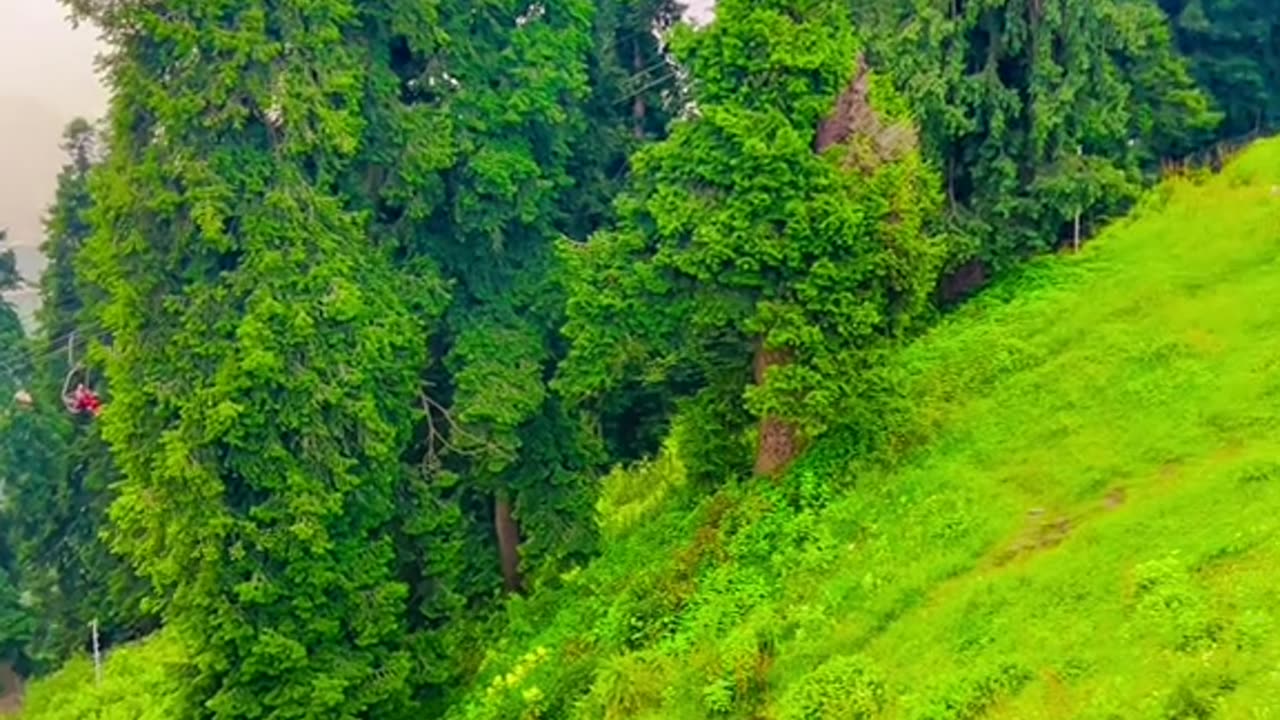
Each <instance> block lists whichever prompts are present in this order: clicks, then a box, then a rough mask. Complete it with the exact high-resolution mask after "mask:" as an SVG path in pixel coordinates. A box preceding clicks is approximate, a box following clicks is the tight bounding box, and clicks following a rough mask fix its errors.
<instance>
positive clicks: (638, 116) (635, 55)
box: [631, 39, 649, 140]
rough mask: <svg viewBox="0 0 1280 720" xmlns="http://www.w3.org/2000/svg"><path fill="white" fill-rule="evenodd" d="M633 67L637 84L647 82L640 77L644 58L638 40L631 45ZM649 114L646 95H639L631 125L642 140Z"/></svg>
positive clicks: (632, 114) (633, 103)
mask: <svg viewBox="0 0 1280 720" xmlns="http://www.w3.org/2000/svg"><path fill="white" fill-rule="evenodd" d="M631 67H632V69H633V70H635V73H636V82H638V83H644V82H646V81H645V79H644V78H642V77H640V74H641V73H642V72H644V56H643V55H642V54H641V52H640V41H639V40H638V39H637V40H635V41H633V42H632V43H631ZM641 87H643V85H642V86H641ZM648 114H649V108H648V106H647V105H646V104H645V101H644V93H643V92H641V93H637V94H636V97H635V100H634V101H633V102H632V104H631V123H632V131H633V132H634V133H635V136H636V137H637V138H639V139H641V140H643V139H644V121H645V116H646V115H648Z"/></svg>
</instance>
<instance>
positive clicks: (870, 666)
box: [25, 141, 1280, 720]
mask: <svg viewBox="0 0 1280 720" xmlns="http://www.w3.org/2000/svg"><path fill="white" fill-rule="evenodd" d="M1277 185H1280V142H1277V141H1272V142H1267V143H1263V144H1260V145H1258V146H1255V147H1254V148H1253V149H1251V150H1250V151H1249V152H1248V153H1246V154H1245V155H1244V156H1243V157H1241V158H1240V159H1238V160H1237V161H1236V162H1235V163H1233V164H1232V165H1231V166H1230V167H1229V168H1228V169H1227V170H1226V171H1225V172H1224V173H1223V174H1222V175H1220V176H1217V177H1214V178H1211V179H1208V180H1206V181H1204V182H1203V183H1195V182H1192V181H1190V180H1181V181H1175V182H1171V183H1168V184H1166V185H1165V186H1163V187H1162V188H1161V189H1160V191H1158V192H1156V193H1153V194H1152V195H1151V197H1150V198H1149V199H1148V201H1147V202H1146V204H1145V205H1144V206H1143V207H1142V208H1141V209H1140V210H1139V211H1138V212H1137V213H1135V215H1134V216H1133V217H1132V218H1130V219H1129V220H1127V221H1125V222H1123V223H1120V224H1118V225H1117V226H1115V227H1113V228H1111V229H1110V230H1109V231H1108V232H1106V233H1105V234H1104V236H1103V237H1101V238H1099V239H1098V240H1097V241H1095V242H1094V243H1092V244H1090V245H1089V246H1088V248H1087V249H1086V250H1085V251H1084V252H1083V253H1081V254H1080V255H1079V256H1072V257H1057V258H1049V259H1045V260H1043V261H1041V262H1038V263H1035V264H1033V265H1032V266H1031V267H1030V268H1029V269H1028V270H1027V271H1026V272H1025V273H1023V274H1022V276H1020V277H1019V278H1016V279H1014V280H1012V281H1010V282H1008V283H1005V284H1003V285H1002V286H1001V287H999V288H997V289H995V290H994V291H992V292H991V293H988V294H987V295H986V296H984V297H983V298H982V299H980V300H978V301H976V302H974V303H972V304H971V305H970V306H968V307H967V308H965V309H964V310H963V311H962V312H960V313H958V314H956V315H954V316H952V317H950V318H949V319H948V320H947V321H946V322H944V323H943V324H942V325H940V326H939V327H937V328H936V329H935V330H934V331H933V332H931V333H930V334H929V335H928V336H927V337H925V338H923V339H922V340H921V341H919V342H917V343H915V344H913V345H912V346H911V347H910V348H909V349H907V350H906V351H905V352H904V353H902V355H901V357H900V358H899V359H898V362H899V367H898V369H899V370H900V371H901V375H902V377H903V378H904V382H905V384H906V387H907V397H908V399H909V401H910V402H909V405H910V408H911V410H910V413H909V414H910V420H909V422H907V423H906V424H904V426H903V428H902V430H901V432H900V433H899V435H898V436H897V438H896V443H895V444H894V448H893V450H892V451H886V452H882V453H880V454H877V455H876V456H875V457H868V456H865V455H863V454H860V453H858V452H855V451H853V450H852V449H851V448H850V447H848V445H847V444H845V443H842V442H841V439H840V438H838V437H833V438H830V439H828V440H827V441H825V442H824V443H823V444H821V445H820V446H819V447H817V448H815V449H814V450H813V451H812V452H811V453H810V454H809V455H808V456H807V457H806V458H805V459H804V460H803V461H802V463H801V464H800V465H799V466H798V467H797V468H796V469H795V470H794V472H792V473H791V475H790V476H789V477H788V478H787V479H786V480H785V481H784V482H782V483H780V484H779V485H777V486H768V485H765V486H761V485H751V486H742V487H729V488H725V489H724V490H723V491H721V492H719V493H718V494H716V495H715V496H714V497H710V498H706V497H703V498H700V499H696V500H695V499H684V498H685V494H686V493H688V495H690V496H691V495H693V493H690V492H688V491H687V490H683V489H682V488H681V484H680V482H679V465H678V462H666V463H660V464H658V465H656V466H654V467H652V468H649V469H648V470H647V471H646V475H645V477H644V478H640V479H637V478H635V477H630V478H628V477H626V476H619V477H617V478H614V479H613V480H611V481H610V487H611V489H612V490H611V493H610V496H609V498H610V500H611V501H612V505H611V506H610V507H611V510H610V514H609V518H610V524H609V525H608V526H607V527H606V531H609V532H613V533H615V534H616V535H617V537H616V538H615V539H614V540H613V541H612V542H611V543H610V544H609V547H608V550H607V551H606V553H605V555H604V556H603V557H602V558H601V559H600V560H598V561H597V562H595V563H593V564H592V565H591V566H589V567H586V568H583V569H581V570H579V571H577V572H575V573H573V574H571V575H569V576H566V577H565V581H564V585H563V587H561V588H559V589H556V590H554V591H548V592H543V593H539V594H536V595H535V596H533V597H532V598H529V599H524V600H519V601H516V602H514V603H513V604H512V605H511V606H510V609H509V611H508V614H507V617H506V618H503V621H504V623H506V625H505V626H504V627H505V630H504V631H501V633H500V634H501V636H502V637H504V638H505V639H504V640H503V641H502V642H498V643H494V644H490V645H489V646H487V647H486V648H484V653H483V654H484V659H483V662H482V664H481V669H480V674H479V678H478V681H477V683H476V685H475V687H474V688H473V689H471V690H469V691H466V692H464V693H461V694H460V696H459V697H457V698H455V700H456V702H455V704H454V707H453V710H452V711H451V712H450V715H449V716H450V717H451V718H457V719H459V720H489V719H492V720H512V719H515V718H539V717H540V718H583V719H591V720H598V719H600V718H605V719H613V718H650V719H657V718H662V719H664V720H667V719H670V720H680V719H683V718H743V719H748V718H750V719H753V720H754V719H775V718H776V719H777V720H790V719H798V718H839V719H845V718H864V717H866V718H870V717H877V718H879V717H883V718H911V719H917V718H921V719H923V718H979V717H983V718H1126V719H1127V718H1207V717H1223V718H1267V717H1277V718H1280V625H1278V623H1280V593H1278V592H1277V588H1278V587H1280V343H1277V342H1276V338H1277V337H1280V189H1277V188H1276V186H1277ZM655 488H668V489H669V490H670V496H669V497H668V498H667V499H666V500H665V505H663V504H661V503H658V504H656V507H655V503H654V502H653V497H652V494H653V491H654V489H655ZM628 492H632V493H636V494H635V495H634V496H633V495H628V494H627V493H628ZM664 507H665V508H666V509H665V510H664V509H663V508H664ZM628 524H629V525H630V529H625V528H626V526H627V525H628ZM500 630H501V629H500V628H494V632H495V633H499V632H500ZM168 651H169V648H168V647H167V646H166V645H164V644H155V643H153V644H152V645H151V646H145V645H144V646H142V647H141V648H137V649H133V650H130V651H126V652H125V653H122V654H121V655H119V656H118V657H119V658H121V660H120V661H119V670H116V669H115V668H114V667H113V666H109V667H108V669H107V671H108V682H107V684H108V685H110V683H112V682H113V680H112V677H113V676H115V675H116V674H117V673H129V672H130V670H129V668H130V667H132V666H134V665H139V664H141V665H143V666H144V669H145V668H150V670H149V671H148V672H149V673H150V674H154V668H155V663H154V662H151V661H149V660H146V658H147V654H148V653H150V654H160V653H162V652H168ZM477 652H478V654H479V651H477ZM132 653H137V655H136V656H135V655H133V654H132ZM113 659H114V658H113ZM88 672H90V671H89V670H88V669H87V668H86V667H85V666H83V665H77V666H75V667H73V668H71V669H70V670H68V671H66V672H65V673H64V674H63V675H61V676H56V677H54V678H51V679H49V680H46V681H43V682H37V683H35V684H34V685H33V686H32V687H31V689H30V700H31V704H30V706H29V707H30V710H29V712H28V714H27V715H26V716H25V718H26V720H46V719H47V718H55V717H56V718H60V719H66V718H71V719H72V720H75V719H76V718H90V717H100V716H99V715H93V714H86V713H79V714H74V713H72V714H68V712H67V708H69V707H72V705H71V704H70V703H69V702H67V701H66V700H63V701H61V702H60V701H59V695H69V694H74V693H75V692H76V688H77V687H78V688H83V687H84V686H85V685H87V683H88V677H89V676H88V675H87V673H88ZM138 672H143V670H138ZM71 673H75V674H77V675H76V677H78V678H79V680H78V681H75V680H69V679H68V676H69V674H71ZM147 677H148V678H149V677H150V675H147ZM144 679H145V678H144ZM151 687H155V688H162V687H163V683H159V682H158V681H156V680H154V679H146V682H145V683H143V682H141V681H140V682H139V683H137V684H135V685H134V686H133V693H132V694H128V693H126V694H124V695H123V696H121V697H122V699H121V701H124V700H123V698H124V697H127V698H128V701H129V702H136V701H137V700H138V697H139V696H141V695H145V694H146V692H147V688H151ZM99 700H100V702H96V703H95V704H96V705H98V707H100V708H101V707H103V706H104V705H105V704H109V703H110V702H112V701H110V700H108V699H107V698H106V697H103V698H100V699H99ZM40 708H44V709H40ZM86 712H90V711H86ZM103 717H112V718H114V717H117V715H111V714H106V715H104V716H103ZM118 717H122V718H123V717H133V716H132V715H128V714H127V713H126V714H123V715H118ZM148 717H150V716H148ZM157 717H159V716H157Z"/></svg>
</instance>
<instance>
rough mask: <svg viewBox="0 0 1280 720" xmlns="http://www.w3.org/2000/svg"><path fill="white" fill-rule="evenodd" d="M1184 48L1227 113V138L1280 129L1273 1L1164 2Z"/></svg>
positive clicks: (1278, 27)
mask: <svg viewBox="0 0 1280 720" xmlns="http://www.w3.org/2000/svg"><path fill="white" fill-rule="evenodd" d="M1160 5H1161V7H1163V8H1164V10H1165V12H1166V13H1168V15H1169V18H1170V20H1171V21H1172V23H1173V27H1174V31H1175V33H1176V37H1177V41H1178V46H1179V48H1180V49H1181V50H1182V52H1183V54H1185V55H1186V56H1187V57H1188V58H1189V59H1190V63H1191V70H1192V72H1193V73H1194V75H1195V77H1196V79H1197V80H1198V81H1199V82H1200V84H1201V85H1202V86H1203V87H1204V88H1205V89H1207V90H1208V91H1209V93H1210V94H1211V95H1212V96H1213V98H1214V100H1215V101H1216V102H1217V104H1218V106H1219V107H1220V108H1221V109H1222V110H1223V112H1224V113H1225V114H1226V119H1225V120H1224V121H1223V123H1222V126H1221V128H1220V135H1221V136H1222V137H1228V138H1237V137H1240V136H1243V135H1246V134H1249V133H1257V132H1266V131H1269V130H1273V129H1275V128H1276V127H1277V126H1278V125H1280V89H1278V88H1280V17H1278V16H1277V14H1276V6H1275V3H1273V2H1269V0H1161V2H1160Z"/></svg>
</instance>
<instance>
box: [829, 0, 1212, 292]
mask: <svg viewBox="0 0 1280 720" xmlns="http://www.w3.org/2000/svg"><path fill="white" fill-rule="evenodd" d="M852 7H853V8H854V14H855V16H856V17H857V18H858V19H859V22H860V24H861V25H862V26H863V27H864V28H865V30H866V32H867V33H868V35H869V36H871V37H872V38H873V41H872V43H871V45H872V49H873V52H872V57H873V61H874V64H876V65H877V66H878V67H881V68H882V69H883V70H884V71H885V72H886V73H888V74H889V75H890V76H892V77H893V78H894V79H895V81H896V82H897V84H898V87H899V88H900V89H901V90H902V91H903V93H904V94H905V96H906V97H907V98H908V100H909V101H910V103H911V105H912V107H913V108H914V109H915V110H916V111H917V112H918V113H919V117H920V122H921V127H922V130H923V140H924V144H925V146H926V147H927V149H928V151H929V154H930V156H932V157H933V158H936V159H937V161H938V164H939V165H940V167H941V168H942V170H943V171H944V174H945V181H946V188H947V193H948V196H949V199H950V203H951V210H952V212H953V214H954V215H955V216H956V217H958V218H960V219H961V220H962V221H963V224H964V225H965V226H966V227H967V232H968V234H969V236H970V237H971V238H972V239H973V241H974V242H975V244H974V245H971V246H970V247H968V248H961V250H962V251H963V252H962V254H961V255H960V256H958V257H957V258H953V262H955V261H958V260H964V259H968V258H969V257H973V256H977V257H978V258H979V259H981V260H983V261H984V262H986V263H989V264H993V265H995V266H997V267H1002V266H1006V265H1008V264H1009V263H1011V262H1013V261H1015V260H1016V259H1018V258H1020V257H1023V256H1025V255H1027V254H1029V253H1033V252H1038V251H1043V250H1046V249H1049V248H1052V247H1054V246H1056V245H1058V244H1059V243H1061V242H1063V241H1065V240H1066V239H1068V238H1070V237H1071V235H1072V230H1071V228H1072V224H1073V222H1074V221H1075V220H1076V219H1077V218H1078V217H1080V216H1083V218H1084V220H1085V221H1086V222H1088V221H1089V220H1090V219H1093V218H1099V217H1106V216H1108V215H1110V214H1113V213H1115V212H1116V211H1118V210H1120V209H1122V208H1124V207H1125V206H1126V204H1127V203H1128V202H1129V201H1130V200H1131V199H1132V198H1133V197H1134V195H1135V193H1136V192H1137V190H1138V189H1139V187H1140V185H1141V182H1142V171H1143V170H1144V169H1147V170H1150V169H1153V168H1154V167H1155V166H1156V165H1157V164H1158V162H1159V161H1160V160H1162V159H1165V158H1169V157H1177V156H1180V155H1181V154H1184V153H1186V152H1189V151H1191V150H1194V149H1196V148H1197V147H1199V145H1200V144H1202V143H1203V142H1205V141H1206V140H1207V139H1208V138H1209V137H1210V136H1211V133H1212V130H1213V129H1214V127H1215V125H1216V124H1217V122H1218V121H1219V120H1220V119H1221V118H1220V115H1218V114H1216V113H1215V112H1213V111H1212V109H1211V108H1210V103H1209V99H1208V98H1207V96H1206V95H1205V94H1204V93H1203V92H1201V91H1200V90H1199V89H1198V88H1197V87H1196V85H1195V82H1194V81H1193V80H1192V78H1191V75H1190V73H1189V72H1188V69H1187V67H1186V62H1185V61H1184V60H1183V59H1182V58H1181V57H1179V56H1178V55H1177V54H1176V52H1175V49H1174V47H1173V45H1172V40H1171V36H1170V31H1169V29H1168V25H1167V23H1166V22H1165V19H1164V18H1163V17H1162V16H1161V13H1160V10H1159V8H1158V7H1157V6H1156V5H1155V4H1154V2H1152V1H1151V0H1103V1H1102V2H1094V1H1092V0H1067V1H1065V2H1055V3H1044V2H1037V1H1035V0H984V1H982V2H953V1H952V0H886V1H885V2H876V3H853V4H852Z"/></svg>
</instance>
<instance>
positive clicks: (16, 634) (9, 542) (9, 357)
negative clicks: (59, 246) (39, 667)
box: [0, 230, 35, 665]
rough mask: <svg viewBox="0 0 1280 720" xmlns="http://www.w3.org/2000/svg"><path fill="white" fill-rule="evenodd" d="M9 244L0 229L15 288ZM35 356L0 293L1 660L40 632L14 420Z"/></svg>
mask: <svg viewBox="0 0 1280 720" xmlns="http://www.w3.org/2000/svg"><path fill="white" fill-rule="evenodd" d="M4 245H5V233H4V231H2V230H0V248H3V250H0V292H3V291H8V290H12V289H14V288H15V287H17V285H18V283H19V280H20V278H19V275H18V272H17V261H16V259H15V258H14V254H13V250H12V249H10V248H8V247H4ZM29 362H30V358H29V356H28V353H27V347H26V337H25V334H24V333H23V328H22V322H21V320H20V319H19V317H18V313H17V311H16V310H14V308H13V305H12V304H11V303H10V302H9V301H8V299H7V298H3V297H0V408H2V409H0V664H10V665H13V664H22V663H24V662H25V660H26V657H27V646H28V644H29V643H30V641H31V638H32V635H33V633H34V632H35V618H34V617H32V615H31V612H30V611H29V609H28V608H27V607H26V606H25V604H24V603H23V602H22V599H21V584H20V583H21V576H20V572H19V571H20V567H19V563H18V557H17V553H16V552H15V551H14V548H13V520H14V519H15V517H16V516H15V515H14V512H13V507H14V505H13V494H14V487H13V479H14V476H15V475H16V470H17V469H16V468H15V467H14V463H13V459H12V455H13V452H14V450H15V449H16V448H17V447H18V443H20V442H21V440H22V438H20V437H18V435H17V434H16V433H15V432H14V431H13V430H14V428H13V423H14V421H15V420H16V419H18V418H19V417H20V415H21V413H22V412H23V410H22V408H21V406H20V404H19V402H18V400H17V397H16V394H17V393H18V392H19V391H21V390H22V389H23V388H24V386H25V383H26V381H27V379H28V375H29Z"/></svg>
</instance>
